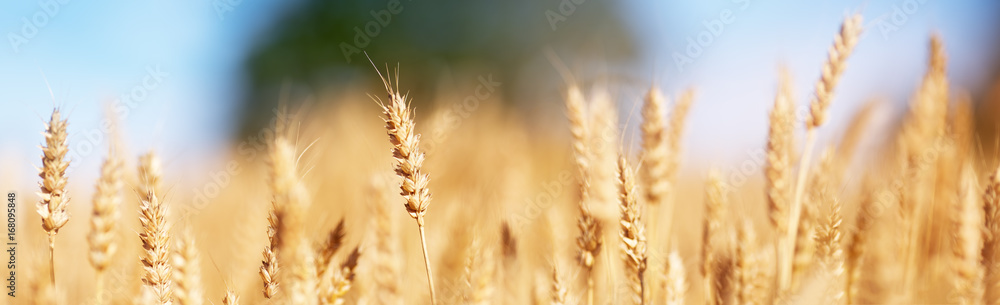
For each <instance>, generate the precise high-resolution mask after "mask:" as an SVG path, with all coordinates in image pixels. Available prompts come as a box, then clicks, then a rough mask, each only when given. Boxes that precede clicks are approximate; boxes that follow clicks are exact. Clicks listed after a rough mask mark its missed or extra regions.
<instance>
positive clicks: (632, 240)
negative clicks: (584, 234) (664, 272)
mask: <svg viewBox="0 0 1000 305" xmlns="http://www.w3.org/2000/svg"><path fill="white" fill-rule="evenodd" d="M618 186H619V189H618V191H619V192H618V194H619V206H620V207H621V220H620V221H619V224H620V226H621V233H620V237H621V240H622V254H623V258H624V259H625V270H626V275H625V276H626V280H627V281H628V285H629V288H631V289H632V297H631V298H630V299H631V300H632V303H634V304H645V299H646V298H645V292H646V290H645V280H644V277H643V275H644V273H645V272H646V231H645V225H644V224H643V223H642V210H641V207H640V206H639V202H638V201H637V200H636V195H637V194H636V189H635V177H634V176H633V174H632V169H631V167H629V165H628V162H627V161H625V157H624V156H621V157H619V158H618Z"/></svg>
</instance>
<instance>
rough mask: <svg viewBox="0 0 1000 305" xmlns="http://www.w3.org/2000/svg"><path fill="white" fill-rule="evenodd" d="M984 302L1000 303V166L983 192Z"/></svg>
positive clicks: (988, 304) (988, 303)
mask: <svg viewBox="0 0 1000 305" xmlns="http://www.w3.org/2000/svg"><path fill="white" fill-rule="evenodd" d="M983 216H984V217H983V224H984V226H985V228H986V230H983V251H982V256H983V257H982V264H983V270H984V271H985V273H986V274H985V275H984V285H983V288H984V294H983V297H984V301H985V302H984V303H985V304H987V305H996V304H1000V168H997V169H996V170H995V171H993V174H992V175H990V178H989V180H988V181H987V184H986V191H984V192H983Z"/></svg>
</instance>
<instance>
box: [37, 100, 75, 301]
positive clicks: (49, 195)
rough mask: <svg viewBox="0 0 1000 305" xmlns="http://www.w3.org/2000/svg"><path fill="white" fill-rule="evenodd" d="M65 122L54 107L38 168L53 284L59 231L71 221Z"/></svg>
mask: <svg viewBox="0 0 1000 305" xmlns="http://www.w3.org/2000/svg"><path fill="white" fill-rule="evenodd" d="M66 125H68V122H67V120H66V119H61V118H60V115H59V109H58V108H56V109H55V110H53V111H52V117H51V118H50V119H49V122H48V123H47V124H45V133H43V134H44V135H45V146H44V147H42V168H41V169H39V172H38V176H39V177H41V178H42V181H41V182H40V183H38V187H39V189H40V192H39V193H38V196H39V197H41V199H42V200H41V201H39V202H38V206H37V209H36V211H38V215H41V216H42V229H43V230H45V233H46V234H47V235H48V237H49V278H50V280H51V281H52V282H51V283H52V286H53V287H55V285H56V261H55V253H56V234H57V233H59V229H61V228H62V227H63V226H65V225H66V222H68V221H69V213H68V212H66V206H67V204H68V203H69V196H68V194H67V192H66V181H67V178H66V168H67V167H69V160H66V153H67V152H69V146H68V145H67V143H66V135H67V134H66Z"/></svg>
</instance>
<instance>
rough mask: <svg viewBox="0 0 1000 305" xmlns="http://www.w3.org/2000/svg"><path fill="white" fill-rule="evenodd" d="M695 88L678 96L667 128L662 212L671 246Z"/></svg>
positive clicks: (668, 242)
mask: <svg viewBox="0 0 1000 305" xmlns="http://www.w3.org/2000/svg"><path fill="white" fill-rule="evenodd" d="M694 98H695V90H694V89H687V90H685V91H684V93H681V96H680V97H678V98H677V102H676V103H675V104H674V108H673V109H672V110H671V112H670V121H668V122H667V124H668V126H669V128H668V129H667V136H666V142H667V161H666V162H667V164H666V174H665V175H666V179H667V183H666V186H667V190H668V191H667V192H666V195H665V196H666V199H665V200H666V202H667V203H666V204H664V207H665V209H666V211H664V212H663V213H662V215H663V221H664V226H665V227H666V233H664V234H663V235H664V236H665V237H666V238H665V239H664V240H663V244H664V245H665V246H667V247H669V246H670V238H671V236H672V232H673V221H674V220H673V219H674V207H675V204H674V195H673V194H674V193H675V191H674V184H675V183H676V181H677V176H678V175H679V173H680V164H681V142H682V141H681V138H682V136H683V135H684V126H685V125H686V124H687V117H688V113H689V112H690V111H691V105H692V104H694Z"/></svg>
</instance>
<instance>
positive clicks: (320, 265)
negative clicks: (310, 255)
mask: <svg viewBox="0 0 1000 305" xmlns="http://www.w3.org/2000/svg"><path fill="white" fill-rule="evenodd" d="M345 230H346V229H345V228H344V219H340V221H339V222H337V226H336V227H334V229H333V230H331V231H330V234H327V237H326V240H324V241H323V244H322V245H320V246H319V247H317V251H316V274H317V275H318V276H320V277H325V276H326V274H327V271H329V270H328V269H329V267H330V262H332V261H333V256H334V255H335V254H337V250H340V247H341V246H343V245H344V237H345V236H347V232H346V231H345Z"/></svg>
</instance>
